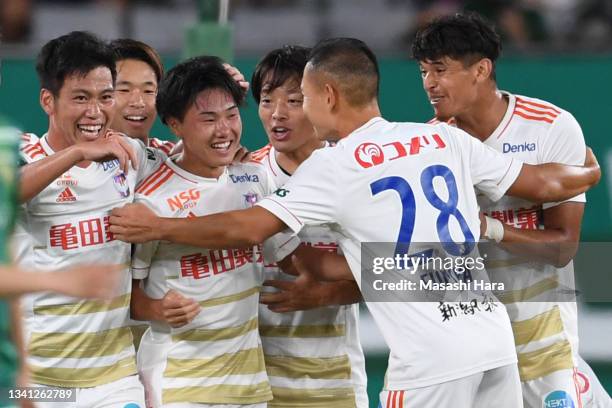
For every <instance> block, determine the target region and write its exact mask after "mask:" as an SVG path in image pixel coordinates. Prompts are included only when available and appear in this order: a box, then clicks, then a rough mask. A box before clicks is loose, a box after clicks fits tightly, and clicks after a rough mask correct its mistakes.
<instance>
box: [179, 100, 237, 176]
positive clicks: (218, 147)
mask: <svg viewBox="0 0 612 408" xmlns="http://www.w3.org/2000/svg"><path fill="white" fill-rule="evenodd" d="M173 130H174V131H175V133H176V135H177V136H178V137H180V138H181V139H182V140H183V146H184V148H183V149H184V152H185V157H189V158H190V159H193V160H195V161H198V162H199V163H201V164H203V165H204V166H206V167H211V168H216V167H221V166H227V165H228V164H230V163H231V162H232V159H233V158H234V155H235V154H236V150H237V149H238V146H239V145H240V136H241V134H242V121H241V120H240V112H239V111H238V106H237V105H236V102H235V101H234V99H233V98H232V96H231V95H230V94H229V93H227V92H226V91H223V90H220V89H209V90H205V91H202V92H200V93H199V94H198V96H197V97H196V99H195V101H194V103H193V104H192V105H191V106H190V107H189V109H188V110H187V112H186V113H185V117H184V118H183V121H182V122H177V123H176V125H175V126H174V127H173Z"/></svg>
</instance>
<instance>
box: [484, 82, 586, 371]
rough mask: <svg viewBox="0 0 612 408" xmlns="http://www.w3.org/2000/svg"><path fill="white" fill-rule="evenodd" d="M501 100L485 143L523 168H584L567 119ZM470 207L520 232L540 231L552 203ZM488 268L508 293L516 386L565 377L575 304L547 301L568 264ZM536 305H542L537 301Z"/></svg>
mask: <svg viewBox="0 0 612 408" xmlns="http://www.w3.org/2000/svg"><path fill="white" fill-rule="evenodd" d="M504 95H506V97H507V98H508V109H507V111H506V114H505V116H504V118H503V119H502V121H501V122H500V124H499V126H498V127H497V129H496V130H495V131H494V132H493V133H492V134H491V136H489V138H488V139H487V140H486V141H485V144H487V145H489V146H491V147H492V148H494V149H496V150H498V151H500V152H501V153H503V154H504V155H506V156H508V157H512V158H516V159H519V160H521V161H523V162H525V163H529V164H540V163H553V162H555V163H564V164H573V165H582V164H583V163H584V159H585V142H584V136H583V134H582V130H581V129H580V125H579V124H578V122H577V121H576V119H574V117H573V116H572V115H571V114H570V113H569V112H567V111H565V110H563V109H561V108H559V107H557V106H554V105H553V104H551V103H549V102H546V101H542V100H540V99H535V98H529V97H526V96H520V95H513V94H509V93H504ZM568 201H573V202H580V203H584V202H585V201H586V199H585V195H584V194H581V195H579V196H577V197H574V198H572V199H570V200H568ZM478 202H479V204H480V206H481V208H482V211H483V212H485V213H486V214H487V215H489V216H491V217H493V218H497V219H499V220H500V221H502V222H504V223H506V224H508V225H511V226H513V227H516V228H521V229H540V228H544V227H543V225H542V210H543V209H546V208H550V207H553V206H556V205H558V204H559V203H548V204H544V205H536V204H534V203H531V202H528V201H526V200H522V199H519V198H515V197H510V196H504V197H502V198H501V199H500V200H499V201H497V202H495V203H494V202H491V201H490V200H489V199H487V198H486V197H485V196H484V195H479V196H478ZM492 256H493V257H492ZM488 261H489V265H488V266H487V270H488V271H489V274H490V275H491V278H492V279H493V280H495V281H498V282H499V281H501V282H505V283H506V285H505V287H506V289H508V288H510V289H511V290H510V291H508V292H507V293H505V294H504V295H502V296H500V300H501V301H502V302H504V303H505V304H506V308H507V310H508V314H509V315H510V320H511V321H512V328H513V331H514V337H515V342H516V347H517V352H518V360H519V371H520V374H521V380H522V381H530V380H534V379H537V378H540V377H543V376H546V375H548V374H550V373H552V372H555V371H558V370H561V369H569V370H573V368H574V367H576V365H577V361H578V360H577V359H578V325H577V311H576V304H575V302H571V301H555V295H552V294H551V293H552V291H557V290H558V289H559V288H561V287H563V286H565V287H567V288H574V287H575V286H574V267H573V263H572V262H570V263H569V264H568V265H567V266H565V267H562V268H556V267H554V266H552V265H547V264H543V263H537V262H527V261H526V260H525V259H524V258H523V259H522V260H521V259H520V258H517V257H516V256H514V255H512V254H511V253H509V252H502V251H499V252H497V253H495V254H490V257H489V259H488ZM513 272H514V273H513ZM547 295H548V298H547ZM538 299H546V300H547V302H537V300H538Z"/></svg>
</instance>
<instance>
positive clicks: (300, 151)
mask: <svg viewBox="0 0 612 408" xmlns="http://www.w3.org/2000/svg"><path fill="white" fill-rule="evenodd" d="M323 146H325V142H322V141H320V140H319V139H317V138H316V137H315V138H312V140H311V141H308V143H304V145H302V146H300V147H298V148H297V149H295V150H294V151H291V152H279V151H277V152H276V162H277V163H278V165H279V166H280V167H281V168H282V169H283V170H285V171H286V172H287V173H289V174H293V173H294V172H295V170H296V169H297V168H298V166H299V165H300V164H302V162H304V160H306V159H307V158H309V157H310V155H311V154H312V152H314V151H315V150H317V149H320V148H321V147H323Z"/></svg>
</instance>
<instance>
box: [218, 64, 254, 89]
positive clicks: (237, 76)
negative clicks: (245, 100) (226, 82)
mask: <svg viewBox="0 0 612 408" xmlns="http://www.w3.org/2000/svg"><path fill="white" fill-rule="evenodd" d="M223 67H224V68H225V70H226V71H227V73H228V74H230V75H231V76H232V78H233V79H234V81H236V82H238V85H240V87H241V88H242V90H243V91H244V93H247V92H248V91H249V83H248V82H247V80H246V79H245V78H244V75H242V72H240V71H238V68H236V67H234V66H232V65H230V64H227V63H225V64H223Z"/></svg>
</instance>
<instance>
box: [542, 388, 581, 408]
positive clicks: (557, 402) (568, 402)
mask: <svg viewBox="0 0 612 408" xmlns="http://www.w3.org/2000/svg"><path fill="white" fill-rule="evenodd" d="M544 408H575V405H574V400H573V399H572V397H571V396H570V395H569V394H568V393H567V392H565V391H562V390H559V391H553V392H551V393H550V394H548V395H547V396H546V398H544Z"/></svg>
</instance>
